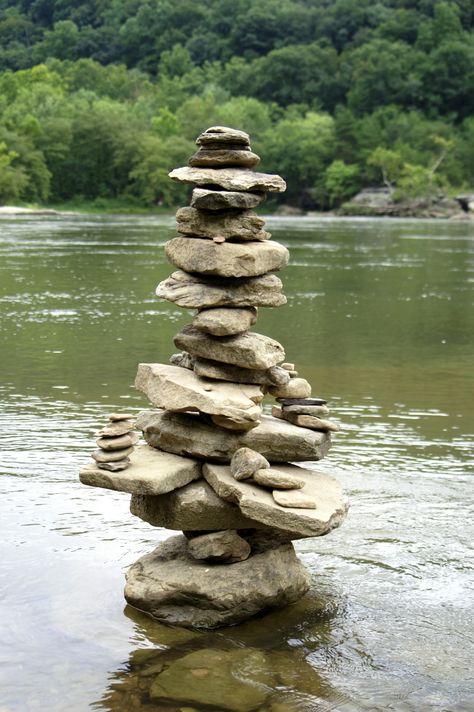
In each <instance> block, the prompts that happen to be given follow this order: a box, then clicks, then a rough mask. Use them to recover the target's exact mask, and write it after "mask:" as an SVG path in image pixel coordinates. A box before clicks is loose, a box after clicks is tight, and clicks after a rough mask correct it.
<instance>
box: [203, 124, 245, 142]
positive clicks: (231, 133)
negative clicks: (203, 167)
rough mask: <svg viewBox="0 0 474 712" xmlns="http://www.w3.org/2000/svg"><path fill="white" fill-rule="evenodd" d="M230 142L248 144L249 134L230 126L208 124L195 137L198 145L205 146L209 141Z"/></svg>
mask: <svg viewBox="0 0 474 712" xmlns="http://www.w3.org/2000/svg"><path fill="white" fill-rule="evenodd" d="M216 141H217V142H218V143H225V144H227V143H231V144H238V145H243V146H250V136H249V135H248V133H245V131H240V130H239V129H233V128H231V127H230V126H210V127H209V128H208V129H206V130H205V131H203V132H202V133H201V134H199V136H198V137H197V139H196V143H197V145H198V146H206V145H207V144H209V143H211V144H212V143H215V142H216Z"/></svg>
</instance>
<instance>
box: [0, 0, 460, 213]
mask: <svg viewBox="0 0 474 712" xmlns="http://www.w3.org/2000/svg"><path fill="white" fill-rule="evenodd" d="M473 24H474V4H473V3H472V0H456V1H455V2H450V1H448V0H440V1H437V0H379V1H378V2H375V3H374V2H373V0H200V2H195V0H88V1H86V2H77V1H75V0H70V1H67V0H56V1H53V0H32V1H30V0H21V1H20V2H9V1H8V0H0V201H1V202H12V201H13V202H14V201H20V200H21V201H30V202H40V203H46V202H48V201H50V202H60V201H66V200H84V199H88V200H91V199H99V200H100V199H106V198H117V197H120V198H124V197H126V198H128V199H130V200H134V201H136V202H137V203H139V204H148V205H154V204H157V203H159V204H164V205H171V204H174V203H176V202H177V201H179V200H181V199H182V198H183V197H184V196H183V192H184V193H185V192H186V191H185V190H184V191H183V188H181V187H179V186H173V185H172V184H170V181H169V179H168V178H167V172H168V170H169V169H170V168H172V167H174V166H176V165H179V164H180V163H182V162H183V161H184V160H185V159H186V157H187V156H189V155H190V154H191V153H192V152H193V150H194V146H193V139H194V138H195V136H196V135H197V134H198V133H199V132H200V131H201V130H202V129H203V128H206V127H207V126H208V125H211V124H214V123H223V124H229V125H233V126H236V127H239V128H243V129H245V130H247V131H248V132H249V133H250V134H251V136H252V145H253V147H254V149H255V150H256V151H257V152H258V153H260V154H261V155H262V156H263V157H264V161H263V162H262V169H263V170H265V169H268V170H272V171H274V172H279V173H281V174H282V175H283V176H284V177H285V178H286V179H287V181H288V183H289V191H288V193H287V195H286V197H285V200H286V201H288V202H290V203H293V204H301V205H304V206H316V207H319V208H327V207H331V206H333V205H338V204H340V203H341V202H342V201H344V200H345V199H347V198H348V197H350V196H351V195H353V194H354V193H355V192H356V191H357V190H358V189H360V188H361V187H363V186H365V185H377V184H378V185H383V184H385V185H387V186H391V187H393V188H395V189H396V191H397V194H398V195H405V194H410V195H430V194H434V193H436V192H439V191H441V190H442V191H445V192H446V191H449V190H454V189H461V188H465V189H467V188H469V186H471V187H472V186H474V150H473V149H474V118H473V116H474V30H473Z"/></svg>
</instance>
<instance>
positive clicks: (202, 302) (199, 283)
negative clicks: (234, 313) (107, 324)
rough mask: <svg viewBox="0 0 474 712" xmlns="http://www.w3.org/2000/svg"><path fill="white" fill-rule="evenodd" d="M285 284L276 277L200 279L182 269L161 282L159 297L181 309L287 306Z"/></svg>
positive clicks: (273, 275) (157, 289) (269, 275)
mask: <svg viewBox="0 0 474 712" xmlns="http://www.w3.org/2000/svg"><path fill="white" fill-rule="evenodd" d="M282 286H283V285H282V283H281V281H280V279H278V277H277V276H276V275H275V274H266V275H263V277H251V278H249V279H223V278H212V277H207V278H204V277H198V276H196V275H191V274H186V272H181V271H180V270H178V271H176V272H173V274H172V275H171V276H170V277H168V279H165V280H164V281H163V282H160V284H159V285H158V287H157V288H156V294H157V296H158V297H162V298H163V299H167V300H168V301H169V302H174V303H175V304H177V305H178V306H180V307H184V308H190V309H193V308H197V309H203V308H205V307H221V306H223V307H224V306H229V307H252V306H255V307H279V306H281V305H282V304H286V297H285V296H284V295H283V294H281V289H282Z"/></svg>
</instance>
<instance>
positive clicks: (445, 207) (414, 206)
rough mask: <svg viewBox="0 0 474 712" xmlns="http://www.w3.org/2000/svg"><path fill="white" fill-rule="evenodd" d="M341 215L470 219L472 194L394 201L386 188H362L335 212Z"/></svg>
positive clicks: (473, 211) (473, 216)
mask: <svg viewBox="0 0 474 712" xmlns="http://www.w3.org/2000/svg"><path fill="white" fill-rule="evenodd" d="M337 214H338V215H344V216H367V217H403V218H448V219H455V220H470V219H474V195H468V194H466V195H458V196H455V197H454V198H449V197H447V196H444V195H439V196H436V197H433V196H431V197H425V198H404V199H401V200H399V199H395V191H394V190H391V189H390V188H366V189H364V190H362V191H361V192H360V193H358V194H357V195H355V196H354V197H353V198H351V200H350V201H348V202H347V203H344V204H343V205H342V206H341V207H340V208H339V210H338V211H337Z"/></svg>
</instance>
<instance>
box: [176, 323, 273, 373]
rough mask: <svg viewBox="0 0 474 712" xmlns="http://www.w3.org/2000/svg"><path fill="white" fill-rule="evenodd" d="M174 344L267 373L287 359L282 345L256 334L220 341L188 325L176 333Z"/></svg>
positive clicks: (196, 354) (208, 357)
mask: <svg viewBox="0 0 474 712" xmlns="http://www.w3.org/2000/svg"><path fill="white" fill-rule="evenodd" d="M174 343H175V345H176V346H177V347H178V348H179V349H183V350H184V351H187V352H188V353H190V354H191V355H193V356H200V357H201V358H206V359H213V360H215V361H222V362H223V363H231V364H233V365H235V366H240V367H242V368H256V369H264V370H266V369H267V368H270V367H271V366H275V365H277V364H278V363H280V361H283V360H284V358H285V352H284V350H283V346H282V345H281V344H279V343H278V341H275V340H274V339H270V337H269V336H263V335H262V334H255V333H253V332H247V333H245V334H238V335H237V336H224V337H221V338H220V337H215V336H211V335H208V334H203V333H202V332H201V331H199V330H198V329H195V328H194V327H193V326H191V325H188V326H185V327H184V328H183V329H181V331H180V332H178V333H177V334H176V336H175V337H174Z"/></svg>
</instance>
